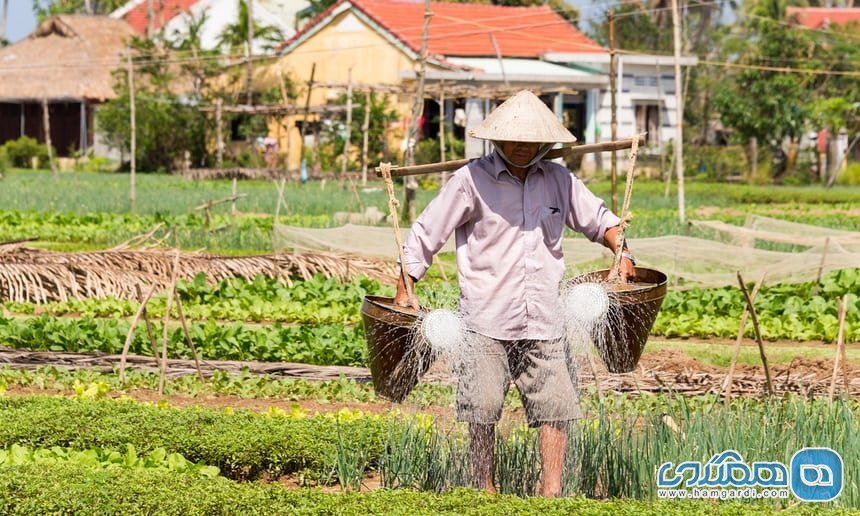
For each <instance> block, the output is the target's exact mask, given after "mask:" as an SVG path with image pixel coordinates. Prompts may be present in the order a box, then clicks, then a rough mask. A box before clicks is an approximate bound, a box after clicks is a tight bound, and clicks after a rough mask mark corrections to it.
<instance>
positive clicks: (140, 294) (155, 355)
mask: <svg viewBox="0 0 860 516" xmlns="http://www.w3.org/2000/svg"><path fill="white" fill-rule="evenodd" d="M134 289H135V291H136V292H137V301H138V302H139V303H140V304H144V303H143V292H141V290H140V285H139V284H137V283H135V284H134ZM143 322H144V324H145V325H146V334H147V336H148V337H149V343H150V344H151V345H152V358H154V359H155V365H156V366H157V365H158V344H156V342H155V332H154V331H153V330H152V321H150V320H149V313H148V312H147V310H146V307H145V306H144V307H143Z"/></svg>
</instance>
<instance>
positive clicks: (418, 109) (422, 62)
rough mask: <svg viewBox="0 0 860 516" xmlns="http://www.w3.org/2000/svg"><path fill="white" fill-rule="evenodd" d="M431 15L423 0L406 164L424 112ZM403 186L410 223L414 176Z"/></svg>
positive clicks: (411, 162) (427, 0)
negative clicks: (421, 27)
mask: <svg viewBox="0 0 860 516" xmlns="http://www.w3.org/2000/svg"><path fill="white" fill-rule="evenodd" d="M432 16H433V13H432V12H431V11H430V0H424V28H423V29H422V32H421V52H420V53H419V55H418V71H417V72H415V75H416V82H417V88H416V90H417V91H416V92H415V104H413V106H412V119H411V120H410V121H409V132H408V133H407V136H406V164H407V165H408V166H413V165H415V147H416V146H417V142H416V139H417V137H418V120H419V119H420V118H421V115H422V114H423V113H424V80H425V79H426V75H427V44H428V40H429V38H430V18H431V17H432ZM403 186H404V189H405V192H406V196H405V200H406V210H405V211H406V216H407V219H408V220H409V222H410V223H411V222H412V221H414V220H415V211H416V209H415V196H416V194H417V192H418V181H416V180H415V178H413V177H410V178H409V179H407V180H406V181H404V184H403Z"/></svg>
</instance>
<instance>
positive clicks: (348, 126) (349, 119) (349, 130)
mask: <svg viewBox="0 0 860 516" xmlns="http://www.w3.org/2000/svg"><path fill="white" fill-rule="evenodd" d="M346 73H347V78H348V79H347V83H346V135H345V137H344V142H343V163H342V164H341V167H340V175H341V178H343V177H345V176H346V169H347V168H348V167H349V142H350V140H351V139H352V138H351V137H352V67H351V66H350V67H349V70H347V72H346Z"/></svg>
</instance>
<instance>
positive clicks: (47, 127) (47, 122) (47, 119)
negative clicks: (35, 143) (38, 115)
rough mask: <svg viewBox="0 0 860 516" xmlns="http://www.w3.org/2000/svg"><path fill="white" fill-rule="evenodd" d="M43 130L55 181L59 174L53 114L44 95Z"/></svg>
mask: <svg viewBox="0 0 860 516" xmlns="http://www.w3.org/2000/svg"><path fill="white" fill-rule="evenodd" d="M42 130H43V131H44V133H45V147H47V149H48V164H49V165H50V166H51V177H52V178H53V179H54V181H57V180H58V179H59V176H58V175H57V164H56V163H55V162H54V149H53V147H52V146H51V115H50V112H49V111H48V99H46V98H45V97H42Z"/></svg>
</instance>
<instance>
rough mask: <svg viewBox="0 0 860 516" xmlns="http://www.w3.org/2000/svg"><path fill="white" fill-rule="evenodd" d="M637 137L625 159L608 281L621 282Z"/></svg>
mask: <svg viewBox="0 0 860 516" xmlns="http://www.w3.org/2000/svg"><path fill="white" fill-rule="evenodd" d="M640 138H641V135H640V136H639V137H636V138H634V139H633V145H632V146H631V147H630V156H628V158H627V184H626V186H625V188H624V203H623V205H622V208H621V227H620V228H619V231H618V235H617V236H616V237H615V260H614V264H613V266H612V272H611V274H610V277H609V278H608V279H609V281H616V282H618V281H620V280H621V270H620V267H621V255H622V253H623V252H624V240H625V233H626V232H627V227H628V226H629V225H630V219H631V214H630V199H631V197H633V172H634V171H635V170H636V157H637V156H638V155H639V140H640Z"/></svg>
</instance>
